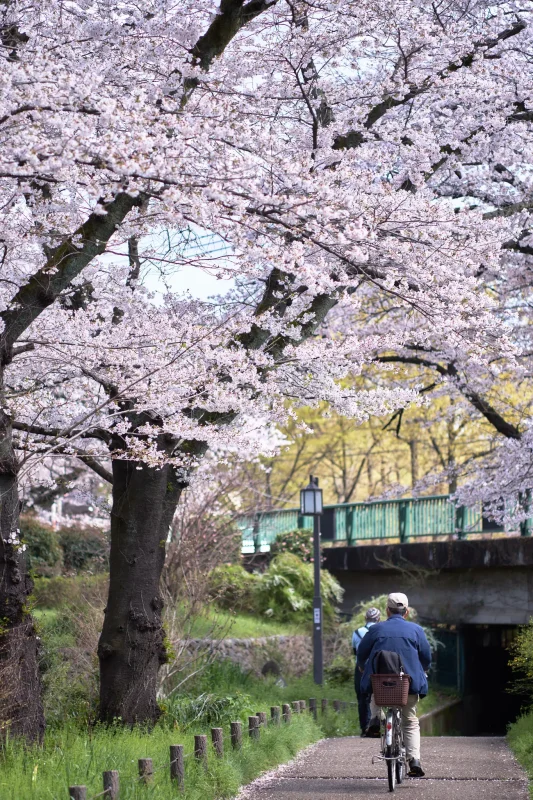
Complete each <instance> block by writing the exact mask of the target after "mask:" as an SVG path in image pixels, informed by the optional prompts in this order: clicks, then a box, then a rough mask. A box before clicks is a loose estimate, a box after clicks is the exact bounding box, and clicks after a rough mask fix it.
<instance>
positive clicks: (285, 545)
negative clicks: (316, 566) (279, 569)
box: [270, 528, 313, 561]
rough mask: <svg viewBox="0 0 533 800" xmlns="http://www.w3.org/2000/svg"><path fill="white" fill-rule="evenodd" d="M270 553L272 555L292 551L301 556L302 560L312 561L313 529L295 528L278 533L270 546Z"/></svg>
mask: <svg viewBox="0 0 533 800" xmlns="http://www.w3.org/2000/svg"><path fill="white" fill-rule="evenodd" d="M270 553H271V555H273V556H277V555H280V554H281V553H292V554H293V555H295V556H298V558H301V559H302V561H312V559H313V531H311V530H306V529H305V528H297V529H296V530H294V531H289V532H288V533H278V535H277V536H276V539H275V540H274V542H273V543H272V545H271V547H270Z"/></svg>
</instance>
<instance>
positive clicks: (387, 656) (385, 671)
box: [372, 650, 405, 675]
mask: <svg viewBox="0 0 533 800" xmlns="http://www.w3.org/2000/svg"><path fill="white" fill-rule="evenodd" d="M372 667H373V673H374V675H399V674H400V673H401V672H403V673H405V669H404V667H403V664H402V660H401V658H400V656H399V655H398V653H395V652H394V651H393V650H378V652H377V653H376V654H375V655H374V658H373V660H372Z"/></svg>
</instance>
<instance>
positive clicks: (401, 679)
mask: <svg viewBox="0 0 533 800" xmlns="http://www.w3.org/2000/svg"><path fill="white" fill-rule="evenodd" d="M370 679H371V681H372V694H373V695H374V703H375V704H376V705H377V706H406V705H407V697H408V695H409V684H410V678H409V675H371V676H370Z"/></svg>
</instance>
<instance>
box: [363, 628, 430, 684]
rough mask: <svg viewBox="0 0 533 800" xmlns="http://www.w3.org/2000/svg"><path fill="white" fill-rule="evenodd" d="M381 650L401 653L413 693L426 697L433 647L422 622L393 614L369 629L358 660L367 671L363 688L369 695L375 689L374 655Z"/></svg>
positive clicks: (365, 671) (364, 675) (364, 674)
mask: <svg viewBox="0 0 533 800" xmlns="http://www.w3.org/2000/svg"><path fill="white" fill-rule="evenodd" d="M379 650H392V651H393V652H394V653H398V655H399V656H400V658H401V660H402V664H403V667H404V669H405V671H406V673H407V674H408V675H410V676H411V687H410V689H409V693H410V694H420V695H422V696H423V697H424V696H425V695H426V694H427V692H428V682H427V678H426V675H425V673H426V672H427V670H428V669H429V667H430V666H431V650H430V648H429V644H428V640H427V639H426V634H425V633H424V631H423V630H422V628H421V627H420V625H416V624H415V623H414V622H408V621H407V620H406V619H403V617H400V615H399V614H394V615H393V616H392V617H389V619H387V620H385V621H384V622H378V623H376V625H373V626H372V629H371V630H369V631H368V633H367V634H366V636H365V637H364V639H363V641H362V642H361V643H360V645H359V647H358V648H357V663H358V664H359V666H360V667H361V669H363V670H364V671H363V677H362V678H361V691H362V692H366V693H368V694H370V693H371V692H372V683H371V681H370V676H371V674H372V672H373V671H374V668H373V660H374V655H375V654H376V653H377V652H378V651H379Z"/></svg>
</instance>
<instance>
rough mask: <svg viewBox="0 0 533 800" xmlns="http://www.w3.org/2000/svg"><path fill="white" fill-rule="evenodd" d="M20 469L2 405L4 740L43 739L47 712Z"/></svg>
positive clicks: (0, 734)
mask: <svg viewBox="0 0 533 800" xmlns="http://www.w3.org/2000/svg"><path fill="white" fill-rule="evenodd" d="M0 381H1V376H0ZM17 473H18V465H17V459H16V457H15V453H14V450H13V442H12V427H11V418H10V417H9V416H8V414H7V413H6V412H5V410H4V409H3V408H2V407H0V740H2V739H4V738H5V737H7V736H9V737H10V738H11V737H13V736H23V737H25V739H26V740H27V741H40V740H41V739H42V736H43V734H44V713H43V707H42V702H41V679H40V675H39V662H38V655H39V654H38V639H37V637H36V633H35V628H34V625H33V619H32V617H31V615H30V614H29V612H28V597H29V595H30V594H31V592H32V590H33V581H32V580H31V579H30V577H29V575H28V572H27V567H26V557H25V555H24V552H23V550H22V547H21V543H20V542H19V524H18V523H19V496H18V480H17Z"/></svg>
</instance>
